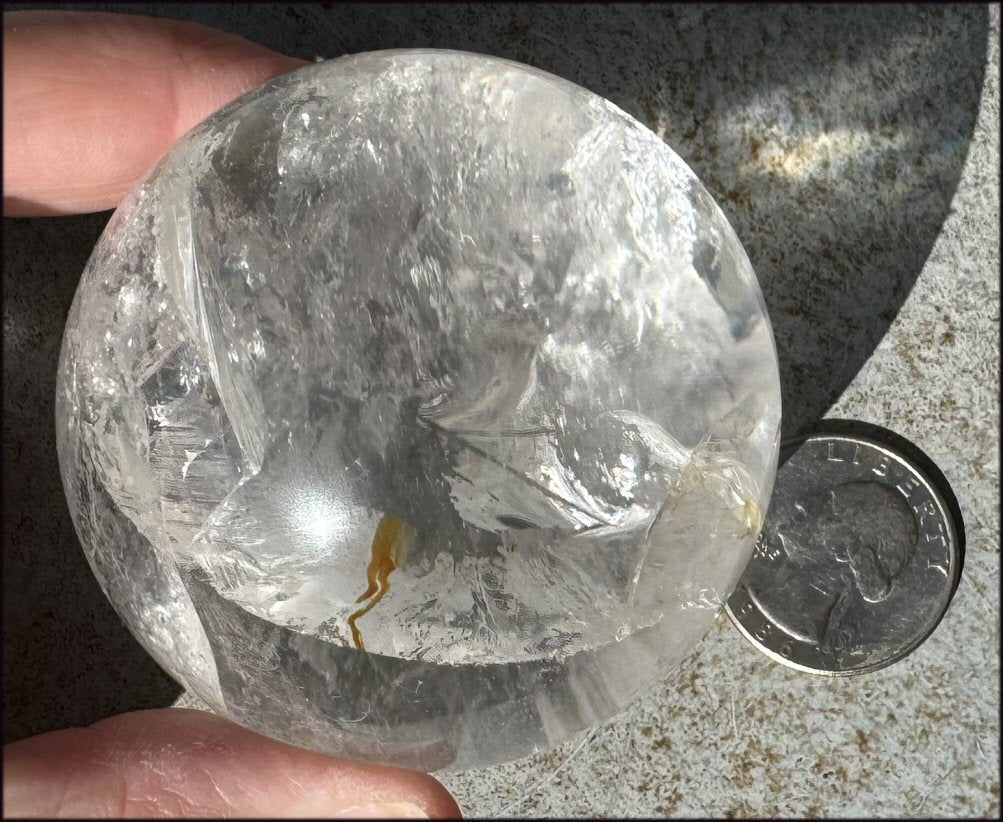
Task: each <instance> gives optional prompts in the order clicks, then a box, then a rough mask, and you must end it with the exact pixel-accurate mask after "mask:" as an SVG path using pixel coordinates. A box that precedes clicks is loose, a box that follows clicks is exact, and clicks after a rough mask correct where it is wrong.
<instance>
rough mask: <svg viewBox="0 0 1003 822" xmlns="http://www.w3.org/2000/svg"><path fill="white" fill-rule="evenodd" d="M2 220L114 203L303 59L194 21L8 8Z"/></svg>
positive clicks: (4, 79) (113, 205)
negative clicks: (193, 135) (204, 124)
mask: <svg viewBox="0 0 1003 822" xmlns="http://www.w3.org/2000/svg"><path fill="white" fill-rule="evenodd" d="M3 23H4V34H3V39H4V49H3V123H4V129H3V178H4V215H5V216H37V215H46V214H72V213H81V212H87V211H100V210H103V209H108V208H114V207H115V206H116V205H117V204H118V202H119V201H120V200H121V199H122V197H123V196H124V195H125V194H126V193H127V192H128V191H129V190H130V189H132V188H133V187H134V186H135V185H136V184H137V183H138V182H139V181H140V180H141V179H142V178H143V177H144V176H145V175H146V173H147V172H148V171H149V170H150V168H152V166H153V165H154V164H155V163H156V161H157V160H158V159H159V158H160V157H161V156H162V155H163V154H164V152H165V151H167V149H168V148H170V146H171V145H172V144H173V143H174V142H175V141H176V140H177V138H178V137H180V136H181V135H183V134H184V133H185V132H187V131H188V130H189V129H190V128H191V127H192V126H194V125H196V124H197V123H199V122H200V121H201V120H203V119H205V117H207V116H208V115H209V114H211V113H212V112H214V111H216V110H217V109H219V108H220V107H222V106H223V105H225V104H226V103H228V102H230V101H231V100H233V99H234V98H236V97H238V96H240V95H241V94H243V93H244V92H246V91H249V90H250V89H253V88H255V87H257V86H259V85H260V84H261V83H263V82H265V81H266V80H269V79H270V78H272V77H275V76H277V75H279V74H284V73H285V72H288V71H291V70H294V69H296V68H299V67H301V66H303V65H307V61H304V60H299V59H295V58H292V57H286V56H284V55H281V54H276V53H275V52H273V51H270V50H269V49H266V48H264V47H263V46H259V45H256V44H254V43H251V42H249V41H248V40H245V39H244V38H242V37H238V36H237V35H234V34H228V33H226V32H222V31H219V30H217V29H212V28H209V27H206V26H202V25H199V24H196V23H189V22H182V21H176V20H161V19H156V18H152V17H142V16H139V15H129V14H110V13H104V12H55V11H14V12H5V13H4V15H3Z"/></svg>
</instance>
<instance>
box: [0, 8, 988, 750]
mask: <svg viewBox="0 0 1003 822" xmlns="http://www.w3.org/2000/svg"><path fill="white" fill-rule="evenodd" d="M15 7H18V8H57V7H58V6H57V5H54V4H38V5H27V4H18V6H14V5H13V4H12V5H9V6H8V8H15ZM73 7H74V8H76V9H82V8H92V9H102V10H108V11H125V12H129V13H141V14H152V15H161V16H172V17H179V18H189V19H196V20H199V21H201V22H204V23H207V24H209V25H215V26H218V27H220V28H224V29H227V30H230V31H235V32H238V33H241V34H243V35H245V36H247V37H249V38H250V39H252V40H256V41H258V42H260V43H263V44H265V45H267V46H270V47H272V48H275V49H277V50H280V51H284V52H286V53H289V54H295V55H297V56H300V57H306V58H314V57H317V56H321V57H325V58H330V57H336V56H339V55H341V54H345V53H352V52H359V51H370V50H374V49H382V48H399V47H408V46H426V47H440V48H445V47H448V48H456V49H463V50H468V51H474V52H483V53H489V54H496V55H500V56H504V57H508V58H511V59H514V60H518V61H521V62H525V63H529V64H532V65H535V66H538V67H540V68H543V69H545V70H548V71H551V72H554V73H555V74H559V75H561V76H563V77H566V78H568V79H570V80H573V81H575V82H577V83H579V84H581V85H583V86H585V87H587V88H589V89H591V90H593V91H595V92H596V93H598V94H600V95H603V96H604V97H607V98H609V99H610V100H612V101H613V102H614V103H616V104H617V105H619V106H620V107H622V108H623V109H625V110H626V111H628V112H630V113H631V114H632V115H634V116H635V117H637V118H638V119H640V120H641V121H643V122H645V123H646V124H647V125H648V126H649V127H651V128H652V129H654V130H655V131H656V132H657V133H659V134H660V135H662V136H663V137H664V139H665V140H666V142H667V143H668V144H669V145H671V146H672V147H673V148H674V149H675V150H676V151H677V152H678V153H679V154H680V155H681V156H682V157H683V159H684V160H686V161H687V162H688V163H689V164H690V165H691V167H692V168H693V169H694V171H696V173H697V175H698V176H699V177H700V178H701V179H702V180H703V181H704V183H705V184H706V185H707V187H708V189H709V190H710V191H711V193H712V194H714V196H715V197H716V198H717V199H718V201H719V202H720V204H721V206H722V208H723V209H724V211H725V213H726V214H727V215H728V218H729V219H730V220H731V222H732V224H733V225H734V227H735V230H736V231H737V233H738V235H739V237H740V238H741V240H742V242H743V244H744V245H745V247H746V249H747V251H748V252H749V256H750V258H751V259H752V262H753V265H754V266H755V268H756V270H757V272H758V274H759V277H760V281H761V283H762V286H763V291H764V295H765V298H766V301H767V304H768V307H769V311H770V316H771V318H772V321H773V325H774V331H775V334H776V340H777V349H778V354H779V358H780V372H781V381H782V386H783V395H784V434H785V436H788V437H789V436H792V435H794V434H797V433H798V432H800V431H803V430H806V429H808V428H810V427H811V426H812V425H813V424H814V423H815V422H816V421H817V420H819V419H820V418H821V417H823V416H824V414H825V413H826V411H827V409H828V408H829V406H830V405H831V403H832V402H833V400H835V399H836V398H837V397H838V396H839V395H840V393H841V392H842V390H843V389H844V388H845V387H846V385H847V384H848V383H849V382H850V380H852V379H853V377H854V375H855V374H856V373H857V371H858V370H859V369H860V367H861V366H862V365H863V364H864V362H865V361H866V360H867V359H868V357H869V356H870V354H871V352H872V351H873V350H874V347H875V346H876V345H877V343H878V342H879V341H880V340H881V338H882V336H883V335H884V334H885V331H886V330H887V328H888V326H889V324H890V323H891V321H892V320H893V319H894V317H895V315H896V313H897V312H898V310H899V307H900V306H901V305H902V303H903V301H904V300H905V298H906V296H907V295H908V293H909V291H910V289H911V287H912V284H913V282H914V281H915V279H916V277H917V275H918V274H919V272H920V270H921V269H922V266H923V263H924V261H925V260H926V257H927V255H928V254H929V252H930V249H931V247H932V245H933V242H934V240H935V238H936V236H937V234H938V232H939V231H940V227H941V225H942V224H943V222H944V218H945V216H946V215H947V213H948V209H949V208H950V202H951V198H952V196H953V194H954V191H955V188H956V186H957V183H958V178H959V175H960V172H961V168H962V165H963V163H964V159H965V156H966V153H967V149H968V143H969V140H970V137H971V133H972V129H973V127H974V123H975V117H976V114H977V107H978V102H979V93H980V89H981V85H982V77H983V71H984V64H985V46H986V37H987V29H988V12H987V9H986V8H984V7H981V6H974V5H972V6H969V5H965V6H930V5H925V6H921V7H907V6H901V5H895V6H857V5H851V6H839V7H836V6H822V7H816V6H781V7H776V6H763V7H760V6H734V5H727V6H707V5H692V6H684V7H675V6H668V5H654V6H646V7H642V6H635V5H605V6H604V5H576V6H572V7H566V6H552V5H548V6H542V5H535V4H514V5H476V6H461V5H454V4H449V5H419V4H415V5H413V6H412V5H387V4H380V5H372V6H362V5H356V4H345V5H338V6H334V5H329V4H325V5H324V6H319V5H310V6H299V5H282V6H269V5H250V6H242V7H239V8H237V7H234V6H230V5H226V6H223V5H216V4H206V5H195V4H191V5H163V6H155V5H145V6H144V5H134V4H130V5H128V6H124V5H123V6H118V7H117V6H115V5H107V4H105V5H95V4H89V5H86V4H74V5H73ZM107 217H108V215H107V214H103V215H92V216H87V217H77V218H58V219H52V218H50V219H38V220H4V252H3V260H4V280H3V284H4V291H5V302H4V308H3V310H4V314H3V317H4V378H3V388H4V469H3V479H4V497H3V500H4V543H5V546H4V570H5V575H4V622H5V628H6V636H5V644H4V683H5V692H6V693H5V696H6V699H5V707H4V725H5V739H6V740H8V741H9V740H12V739H18V738H21V737H23V736H25V735H28V734H32V733H37V732H40V731H44V730H48V729H52V728H57V727H65V726H68V725H78V724H85V723H88V722H92V721H94V720H96V719H98V718H100V717H103V716H107V715H109V714H111V713H115V712H118V711H124V710H129V709H136V708H140V707H148V706H153V705H164V704H168V703H169V702H171V701H172V700H173V698H174V697H175V696H176V695H177V694H178V687H177V686H176V685H175V684H174V683H173V682H172V681H171V680H170V679H169V678H167V676H166V675H165V674H163V673H162V672H161V671H160V669H159V668H158V667H157V666H156V665H155V664H154V663H153V661H152V660H150V659H149V657H147V655H146V654H145V652H143V651H142V649H141V648H140V647H139V645H138V644H137V643H136V642H135V641H134V640H133V639H132V638H131V637H130V636H129V635H128V633H127V632H126V630H125V628H124V627H123V626H122V624H121V623H120V621H119V620H118V618H117V617H116V616H115V614H114V612H113V611H112V609H111V607H110V606H109V605H108V604H107V603H106V601H105V599H104V597H103V596H102V594H101V591H100V589H99V588H98V585H97V583H96V582H95V580H94V578H93V576H92V575H91V573H90V570H89V569H88V567H87V565H86V562H85V560H84V557H83V553H82V552H81V550H80V548H79V546H78V544H77V540H76V537H75V535H74V533H73V528H72V525H71V523H70V520H69V516H68V512H67V510H66V504H65V502H64V498H63V494H62V489H61V485H60V479H59V472H58V466H57V463H56V456H55V453H56V452H55V437H54V433H53V420H52V414H53V394H54V385H55V369H56V361H57V357H58V351H59V342H60V334H61V331H62V324H63V320H64V318H65V315H66V311H67V309H68V307H69V304H70V300H71V299H72V294H73V289H74V287H75V284H76V282H77V279H78V277H79V274H80V272H81V270H82V269H83V267H84V264H85V262H86V259H87V256H88V254H89V252H90V249H91V248H92V247H93V245H94V243H95V242H96V240H97V238H98V235H99V234H100V231H101V229H102V227H103V225H104V223H105V222H106V221H107Z"/></svg>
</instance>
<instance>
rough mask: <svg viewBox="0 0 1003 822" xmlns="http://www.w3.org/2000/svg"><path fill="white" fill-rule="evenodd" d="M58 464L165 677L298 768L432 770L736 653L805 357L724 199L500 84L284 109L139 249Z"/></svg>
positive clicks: (309, 76)
mask: <svg viewBox="0 0 1003 822" xmlns="http://www.w3.org/2000/svg"><path fill="white" fill-rule="evenodd" d="M57 403H58V406H57V416H58V437H59V452H60V462H61V466H62V471H63V480H64V484H65V487H66V492H67V497H68V499H69V503H70V509H71V511H72V514H73V517H74V521H75V523H76V527H77V530H78V533H79V534H80V537H81V541H82V543H83V545H84V548H85V551H86V552H87V556H88V558H89V560H90V562H91V565H92V567H93V569H94V572H95V574H96V575H97V577H98V579H99V580H100V582H101V584H102V586H103V588H104V590H105V592H106V593H107V594H108V596H109V598H110V600H111V601H112V602H113V604H114V605H115V607H116V608H117V609H118V611H119V613H120V614H121V615H122V617H123V619H125V621H126V622H127V624H128V625H129V626H130V628H131V629H132V631H133V632H134V633H135V634H136V635H137V637H139V639H140V640H141V641H142V642H143V644H144V645H145V647H146V648H147V649H148V650H149V651H150V653H151V654H152V655H153V656H154V657H155V658H156V659H157V660H158V661H159V662H160V664H161V665H163V666H164V667H165V668H166V669H167V670H168V671H170V672H171V673H172V674H173V675H174V676H175V677H176V678H178V679H179V680H180V681H181V682H182V683H183V684H184V685H186V686H187V687H188V688H190V689H191V690H192V691H194V692H195V693H196V694H198V695H199V696H200V697H202V698H203V699H204V700H205V701H206V702H208V703H209V704H211V705H212V706H213V707H214V708H215V709H217V710H218V711H220V712H221V713H223V714H225V715H227V716H230V717H232V718H233V719H235V720H236V721H238V722H241V723H242V724H245V725H248V726H250V727H253V728H255V729H257V730H259V731H262V732H264V733H267V734H269V735H272V736H275V737H279V738H282V739H285V740H288V741H290V742H293V743H295V744H299V745H303V746H307V747H312V748H316V749H318V750H323V751H327V752H331V753H335V754H340V755H345V756H350V757H356V758H360V759H366V760H371V761H379V762H385V763H389V764H396V765H403V766H406V767H412V768H418V769H426V770H433V769H438V768H446V767H448V768H461V767H469V766H475V765H486V764H491V763H495V762H500V761H504V760H507V759H511V758H515V757H518V756H522V755H526V754H529V753H532V752H533V751H535V750H539V749H542V748H546V747H549V746H551V745H555V744H557V743H559V742H560V741H562V740H563V739H565V738H566V737H567V736H569V735H570V734H572V733H574V732H575V731H577V730H580V729H581V728H584V727H586V726H588V725H590V724H593V723H597V722H599V721H602V720H603V719H605V718H607V717H608V716H609V715H611V714H612V713H613V712H615V711H616V710H617V709H619V708H620V707H622V706H623V705H624V704H625V703H626V702H627V701H628V700H629V699H630V698H631V697H632V696H633V695H634V694H636V693H637V692H638V690H639V689H641V688H643V687H644V686H645V685H647V684H650V683H651V682H652V681H653V680H655V679H657V678H658V677H661V676H664V675H665V674H666V673H667V672H668V671H669V670H670V669H671V668H672V667H673V666H674V665H675V664H676V663H677V662H679V661H680V660H681V659H682V657H683V656H684V655H685V654H686V653H687V652H688V651H689V650H690V649H691V648H692V647H693V645H694V644H695V643H696V642H697V641H698V640H699V639H700V637H701V636H702V635H703V633H704V632H705V631H706V629H707V628H708V627H709V626H710V624H711V622H712V620H713V618H714V615H715V614H716V612H717V609H718V607H719V605H720V603H721V602H722V601H723V600H724V598H726V597H727V595H728V594H729V593H730V591H731V589H732V587H733V586H734V584H735V582H736V581H737V579H738V577H739V576H740V574H741V572H742V570H743V568H744V565H745V562H746V560H747V559H748V556H749V552H750V550H751V547H752V542H753V539H754V538H755V535H756V533H757V531H758V529H759V527H760V525H761V518H762V514H761V512H762V511H764V510H765V509H766V506H767V503H768V500H769V495H770V491H771V488H772V483H773V476H774V473H775V465H776V443H777V436H778V428H779V421H780V400H779V385H778V374H777V360H776V354H775V350H774V345H773V339H772V335H771V330H770V325H769V322H768V320H767V318H766V315H765V310H764V307H763V302H762V298H761V296H760V292H759V287H758V285H757V283H756V279H755V275H754V274H753V272H752V269H751V266H750V264H749V261H748V259H747V257H746V255H745V253H744V251H743V250H742V248H741V245H740V244H739V242H738V240H737V238H736V237H735V235H734V232H733V231H732V230H731V228H730V227H729V226H728V223H727V221H726V220H725V218H724V216H723V214H722V213H721V211H720V210H719V209H718V207H717V206H716V205H715V204H714V202H713V200H712V199H711V197H710V196H709V195H708V193H707V192H706V190H705V189H704V188H703V186H702V185H701V184H700V182H699V181H698V180H697V179H696V178H695V177H694V176H693V174H692V172H691V171H690V170H689V169H688V168H687V167H686V166H685V164H684V163H683V162H682V161H681V160H680V159H679V158H678V157H677V156H676V155H675V154H674V153H673V152H672V151H671V150H670V149H669V148H668V147H667V146H665V145H664V144H663V143H662V142H661V141H660V140H659V139H658V138H657V137H656V136H655V135H654V134H652V133H651V132H649V131H648V130H646V129H645V128H644V127H643V126H641V125H640V124H639V123H637V122H636V121H635V120H633V119H632V118H630V117H629V116H628V115H626V114H625V113H623V112H622V111H620V110H619V109H617V108H616V107H614V106H613V105H611V104H610V103H608V102H606V101H605V100H603V99H601V98H599V97H597V96H595V95H593V94H591V93H589V92H587V91H585V90H584V89H582V88H580V87H578V86H575V85H573V84H571V83H568V82H566V81H563V80H561V79H559V78H556V77H553V76H551V75H548V74H545V73H542V72H540V71H537V70H534V69H531V68H529V67H526V66H520V65H518V64H515V63H511V62H508V61H504V60H499V59H495V58H487V57H481V56H475V55H470V54H463V53H458V52H448V51H431V50H415V51H392V52H377V53H372V54H364V55H359V56H354V57H348V58H343V59H340V60H334V61H330V62H326V63H321V64H317V65H313V66H309V67H307V68H304V69H301V70H300V71H297V72H295V73H293V74H291V75H287V76H285V77H281V78H279V79H277V80H274V81H272V82H270V83H268V84H267V85H266V86H264V87H262V88H261V89H259V90H257V91H255V92H252V93H251V94H249V95H247V96H245V97H243V98H241V99H240V100H238V101H236V102H234V103H232V104H231V105H229V106H227V107H226V108H225V109H223V110H222V111H220V112H219V113H217V114H216V115H214V116H213V117H211V118H210V119H209V120H207V121H206V122H205V123H203V124H202V125H200V126H199V127H197V128H196V129H195V130H193V131H192V132H191V133H190V134H188V135H187V136H186V137H185V138H184V139H182V140H181V141H180V142H179V143H178V144H177V145H176V146H175V147H174V148H173V149H172V151H171V152H170V153H169V154H168V155H167V156H166V157H165V158H164V160H163V161H162V162H161V163H160V164H159V165H158V167H157V168H156V169H155V170H154V171H153V173H152V174H151V175H150V177H149V178H148V179H147V180H146V181H145V182H144V183H143V184H142V185H141V186H140V187H139V188H138V189H137V190H136V191H135V192H134V193H133V194H132V195H131V196H130V197H129V198H128V199H127V200H126V202H125V203H123V205H122V206H121V207H120V208H119V210H118V211H117V212H116V214H115V216H114V217H113V218H112V221H111V223H110V224H109V226H108V228H107V230H106V231H105V233H104V235H103V237H102V239H101V241H100V243H99V245H98V247H97V249H96V250H95V252H94V254H93V256H92V258H91V260H90V263H89V265H88V267H87V270H86V272H85V274H84V276H83V279H82V281H81V284H80V287H79V289H78V292H77V296H76V300H75V302H74V305H73V309H72V311H71V314H70V318H69V321H68V324H67V330H66V336H65V339H64V344H63V351H62V359H61V365H60V375H59V386H58V397H57Z"/></svg>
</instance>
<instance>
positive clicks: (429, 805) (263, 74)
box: [3, 11, 459, 817]
mask: <svg viewBox="0 0 1003 822" xmlns="http://www.w3.org/2000/svg"><path fill="white" fill-rule="evenodd" d="M3 61H4V86H3V88H4V109H3V121H4V139H3V170H4V205H3V209H4V215H5V216H39V215H54V214H74V213H82V212H87V211H99V210H104V209H109V208H113V207H114V206H116V205H117V204H118V202H119V200H120V199H121V198H122V197H123V196H124V195H125V194H126V193H127V192H128V191H129V190H130V189H132V188H133V186H135V185H136V183H138V182H139V181H140V180H141V179H142V178H143V177H144V176H145V175H146V173H147V172H148V171H149V169H150V168H151V167H152V166H153V164H154V163H155V162H156V161H157V160H158V159H159V158H160V156H161V155H162V154H163V153H164V152H165V151H166V150H167V149H168V148H170V146H171V145H172V144H173V143H174V141H175V140H176V139H177V138H178V137H180V136H181V135H182V134H184V133H185V132H186V131H188V129H189V128H191V127H192V126H194V125H195V124H196V123H198V122H199V121H201V120H202V119H204V118H205V117H206V116H207V115H209V114H210V113H212V112H213V111H215V110H216V109H218V108H219V107H220V106H222V105H224V104H226V103H227V102H229V101H230V100H232V99H233V98H235V97H237V96H239V95H240V94H242V93H244V92H245V91H248V90H250V89H251V88H254V87H255V86H257V85H259V84H261V83H262V82H264V81H265V80H268V79H269V78H271V77H274V76H276V75H278V74H282V73H284V72H286V71H290V70H293V69H295V68H298V67H299V66H301V65H303V64H304V61H301V60H296V59H293V58H290V57H284V56H282V55H279V54H275V53H274V52H271V51H269V50H268V49H265V48H263V47H261V46H257V45H255V44H253V43H249V42H248V41H246V40H244V39H242V38H240V37H237V36H235V35H230V34H225V33H223V32H220V31H215V30H213V29H209V28H206V27H203V26H198V25H194V24H190V23H179V22H175V21H168V20H155V19H152V18H148V17H139V16H134V15H117V14H100V13H90V12H85V13H76V12H74V13H62V12H40V11H39V12H36V11H32V12H11V13H6V14H4V55H3ZM3 764H4V773H3V792H4V797H3V812H4V816H12V817H23V816H46V817H54V816H63V817H80V816H91V817H136V816H166V817H172V816H205V817H214V816H216V817H220V816H238V817H240V816H243V817H253V816H265V817H278V816H293V817H311V816H312V817H317V816H348V817H366V816H369V817H374V816H375V817H407V816H412V817H418V816H422V815H427V816H432V817H456V816H458V815H459V809H458V807H457V805H456V803H455V802H454V801H453V799H452V798H451V797H450V796H449V794H448V793H447V792H446V791H445V789H444V788H443V787H442V786H441V785H440V784H439V783H438V782H437V781H436V780H435V779H433V778H432V777H430V776H427V775H425V774H419V773H413V772H410V771H405V770H400V769H397V768H385V767H379V766H375V765H363V764H358V763H353V762H348V761H344V760H338V759H333V758H330V757H327V756H323V755H321V754H317V753H312V752H309V751H305V750H300V749H298V748H295V747H293V746H291V745H286V744H284V743H281V742H276V741H274V740H271V739H268V738H266V737H263V736H260V735H259V734H256V733H253V732H251V731H249V730H246V729H244V728H241V727H239V726H237V725H234V724H233V723H231V722H228V721H227V720H225V719H222V718H220V717H217V716H213V715H211V714H207V713H203V712H200V711H191V710H185V709H180V708H164V709H159V710H151V711H138V712H135V713H129V714H124V715H121V716H116V717H112V718H110V719H105V720H102V721H101V722H98V723H96V724H95V725H92V726H90V727H88V728H75V729H69V730H62V731H54V732H52V733H47V734H42V735H40V736H36V737H33V738H30V739H25V740H21V741H19V742H14V743H11V744H9V745H6V746H4V753H3Z"/></svg>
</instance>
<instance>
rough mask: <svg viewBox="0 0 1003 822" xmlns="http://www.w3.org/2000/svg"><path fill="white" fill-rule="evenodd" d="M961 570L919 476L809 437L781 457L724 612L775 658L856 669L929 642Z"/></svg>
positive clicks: (943, 510) (870, 452)
mask: <svg viewBox="0 0 1003 822" xmlns="http://www.w3.org/2000/svg"><path fill="white" fill-rule="evenodd" d="M785 458H786V460H785ZM960 571H961V558H960V555H959V545H958V532H957V528H956V527H955V523H954V518H953V517H952V514H951V510H950V508H949V507H948V505H947V503H946V502H945V500H944V498H943V496H942V495H941V494H940V493H939V492H938V490H937V488H936V486H935V485H934V483H933V482H932V481H931V480H930V479H929V477H927V476H926V475H925V474H924V473H923V472H922V471H920V470H919V468H918V467H917V466H916V465H914V464H912V463H911V462H909V461H907V460H906V459H905V458H904V457H903V456H902V455H901V454H899V453H897V452H896V451H894V450H892V449H890V448H888V447H887V446H885V445H882V444H880V443H878V442H876V441H871V440H869V439H867V438H864V437H859V436H852V435H843V434H813V435H811V436H808V437H802V438H799V439H797V440H794V441H792V442H791V443H789V444H786V445H785V447H784V449H783V453H782V455H781V468H780V470H779V471H778V473H777V481H776V486H775V489H774V492H773V499H772V500H771V502H770V508H769V511H768V513H767V515H766V519H765V524H764V526H763V530H762V532H761V533H760V536H759V540H758V541H757V543H756V548H755V551H754V553H753V555H752V558H751V559H750V561H749V564H748V566H747V568H746V570H745V573H744V574H743V576H742V579H741V580H740V582H739V584H738V587H737V588H736V589H735V592H734V593H733V594H732V596H731V597H730V598H729V600H728V603H727V610H728V613H729V615H730V616H731V618H732V619H733V620H734V622H735V624H736V625H737V626H738V628H739V630H741V632H742V633H743V634H744V635H745V636H746V637H747V638H748V639H749V640H750V641H751V642H752V643H753V644H754V645H756V646H757V647H758V648H759V649H760V650H761V651H763V653H765V654H766V655H767V656H769V657H771V658H772V659H774V660H776V661H777V662H781V663H783V664H784V665H788V666H790V667H792V668H797V669H798V670H801V671H809V672H811V673H817V674H826V675H830V676H846V675H851V674H860V673H866V672H869V671H875V670H877V669H879V668H883V667H885V666H886V665H890V664H892V663H893V662H896V661H898V660H899V659H902V658H903V657H904V656H906V655H907V654H909V653H911V652H912V651H913V650H915V649H916V648H917V647H918V646H919V645H920V644H921V643H922V642H923V641H924V640H925V639H926V638H927V637H928V636H929V635H930V633H931V632H932V631H933V629H934V628H935V627H936V626H937V623H938V622H939V621H940V618H941V617H942V616H943V614H944V612H945V611H946V610H947V606H948V604H949V603H950V600H951V597H952V595H953V593H954V589H955V588H956V587H957V582H958V576H959V574H960Z"/></svg>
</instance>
